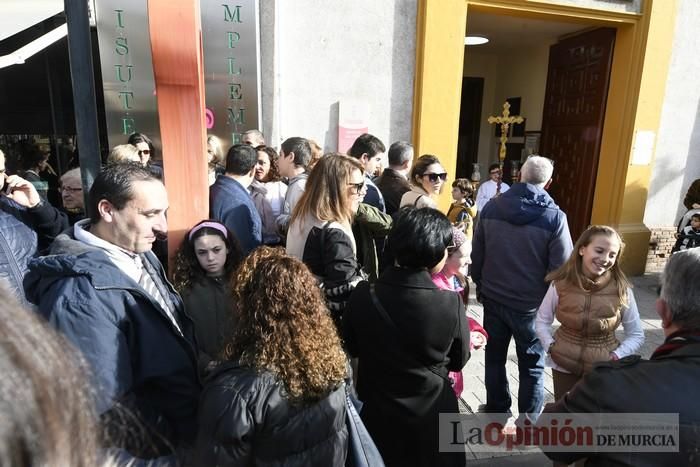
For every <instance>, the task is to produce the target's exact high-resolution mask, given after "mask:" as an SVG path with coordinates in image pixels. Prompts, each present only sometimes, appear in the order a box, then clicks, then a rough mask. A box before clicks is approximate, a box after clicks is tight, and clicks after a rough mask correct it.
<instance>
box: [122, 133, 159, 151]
mask: <svg viewBox="0 0 700 467" xmlns="http://www.w3.org/2000/svg"><path fill="white" fill-rule="evenodd" d="M126 142H127V143H129V144H131V145H132V146H136V145H137V144H139V143H146V144H147V145H148V148H149V149H150V150H151V156H153V150H154V147H153V141H151V138H149V137H148V136H146V135H144V134H143V133H132V134H130V135H129V139H128V140H127V141H126Z"/></svg>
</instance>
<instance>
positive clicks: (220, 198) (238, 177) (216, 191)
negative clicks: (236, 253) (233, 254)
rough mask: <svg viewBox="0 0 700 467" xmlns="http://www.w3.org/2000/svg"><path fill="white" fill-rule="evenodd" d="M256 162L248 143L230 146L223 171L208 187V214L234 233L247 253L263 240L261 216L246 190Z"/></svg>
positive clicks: (250, 181) (252, 176) (256, 159)
mask: <svg viewBox="0 0 700 467" xmlns="http://www.w3.org/2000/svg"><path fill="white" fill-rule="evenodd" d="M257 163H258V154H257V153H256V152H255V149H253V148H252V147H251V146H248V145H246V144H236V145H234V146H231V149H229V150H228V154H227V155H226V173H225V174H224V176H223V177H219V178H217V179H216V182H214V184H213V185H212V186H211V188H210V189H209V210H210V216H211V218H212V219H216V220H217V221H219V222H221V223H222V224H224V225H225V226H226V227H228V229H229V230H230V231H231V232H233V233H234V234H235V235H236V238H237V239H238V243H240V245H241V248H242V249H243V253H244V254H246V255H247V254H248V253H250V252H251V251H252V250H253V249H255V248H256V247H258V246H260V244H262V220H261V219H260V213H258V210H257V209H256V208H255V204H253V198H251V196H250V192H249V191H248V187H249V186H250V184H251V183H253V178H254V176H255V165H256V164H257Z"/></svg>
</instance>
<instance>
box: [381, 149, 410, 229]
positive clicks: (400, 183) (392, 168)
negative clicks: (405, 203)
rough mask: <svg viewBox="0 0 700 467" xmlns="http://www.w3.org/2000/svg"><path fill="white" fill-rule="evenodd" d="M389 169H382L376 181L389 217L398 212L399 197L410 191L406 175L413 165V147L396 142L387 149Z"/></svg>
mask: <svg viewBox="0 0 700 467" xmlns="http://www.w3.org/2000/svg"><path fill="white" fill-rule="evenodd" d="M388 158H389V167H387V168H386V169H384V172H382V175H380V176H379V178H378V179H377V181H376V185H377V188H379V191H381V193H382V195H383V196H384V202H385V204H386V213H387V214H389V215H390V216H391V215H393V214H394V213H395V212H396V211H398V210H399V206H400V205H401V197H402V196H403V194H404V193H406V192H407V191H409V190H410V189H411V186H410V185H409V183H408V173H409V172H410V171H411V165H413V146H411V145H410V144H409V143H406V142H405V141H396V142H395V143H393V144H392V145H391V146H390V147H389V153H388Z"/></svg>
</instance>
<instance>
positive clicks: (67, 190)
mask: <svg viewBox="0 0 700 467" xmlns="http://www.w3.org/2000/svg"><path fill="white" fill-rule="evenodd" d="M58 191H65V192H66V193H76V192H78V191H83V187H80V188H71V187H69V186H62V187H59V188H58Z"/></svg>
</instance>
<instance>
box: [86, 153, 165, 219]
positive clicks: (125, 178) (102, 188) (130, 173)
mask: <svg viewBox="0 0 700 467" xmlns="http://www.w3.org/2000/svg"><path fill="white" fill-rule="evenodd" d="M134 182H160V183H162V182H161V181H160V179H158V177H157V176H156V175H155V174H154V173H153V172H151V171H150V170H149V169H148V168H147V167H144V166H142V165H141V164H140V163H138V162H120V163H118V164H109V165H107V166H106V167H104V168H103V169H102V171H101V172H100V173H99V174H98V175H97V177H96V178H95V181H94V183H93V184H92V187H91V188H90V193H89V196H88V215H89V216H90V222H91V223H93V224H97V223H98V222H99V221H100V220H101V217H100V212H99V210H98V209H97V205H98V204H99V203H100V201H102V200H103V199H105V200H107V201H109V202H110V203H111V204H112V206H114V208H115V209H117V210H121V209H124V206H126V203H128V202H129V201H131V199H132V198H133V197H134V193H133V191H132V187H133V184H134Z"/></svg>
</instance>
